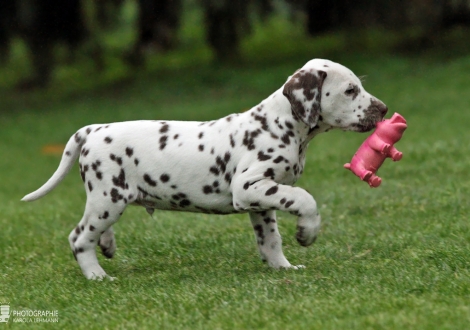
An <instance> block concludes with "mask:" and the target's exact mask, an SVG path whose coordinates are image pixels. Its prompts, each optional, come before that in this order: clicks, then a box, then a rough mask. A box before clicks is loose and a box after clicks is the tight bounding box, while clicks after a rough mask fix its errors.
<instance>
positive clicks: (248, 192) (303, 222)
mask: <svg viewBox="0 0 470 330" xmlns="http://www.w3.org/2000/svg"><path fill="white" fill-rule="evenodd" d="M232 185H233V188H234V189H233V205H234V207H235V209H237V210H244V211H266V210H274V209H277V210H281V211H286V212H290V213H291V214H294V215H297V216H298V220H297V235H296V238H297V241H298V242H299V244H300V245H302V246H309V245H310V244H312V243H313V242H314V241H315V239H316V238H317V234H318V231H319V230H320V222H321V218H320V215H319V213H318V211H317V203H316V202H315V200H314V199H313V197H312V196H311V195H310V194H309V193H308V192H306V191H305V190H304V189H302V188H298V187H292V186H287V185H282V184H278V183H276V182H274V181H273V180H269V179H262V180H257V181H256V180H255V181H250V180H246V181H245V180H243V178H241V177H239V178H238V179H237V180H236V182H232Z"/></svg>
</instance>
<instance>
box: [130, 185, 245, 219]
mask: <svg viewBox="0 0 470 330" xmlns="http://www.w3.org/2000/svg"><path fill="white" fill-rule="evenodd" d="M134 204H137V205H140V206H143V207H145V208H146V209H158V210H169V211H185V212H199V213H213V214H230V213H238V212H239V211H237V210H235V208H234V207H233V201H232V197H231V194H218V196H217V197H214V196H212V197H203V198H201V196H191V195H189V196H188V195H186V194H185V193H181V192H175V193H173V194H171V195H170V194H165V193H163V194H159V195H157V194H156V193H153V194H149V193H148V192H146V191H143V190H142V189H140V190H139V195H138V198H137V200H136V201H135V202H134Z"/></svg>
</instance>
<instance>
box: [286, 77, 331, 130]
mask: <svg viewBox="0 0 470 330" xmlns="http://www.w3.org/2000/svg"><path fill="white" fill-rule="evenodd" d="M326 76H327V75H326V72H325V71H321V70H313V69H312V70H299V71H297V72H296V73H295V74H294V75H293V76H292V77H290V78H289V80H288V81H287V82H286V83H285V84H284V90H283V92H282V93H283V94H284V96H285V97H287V99H288V100H289V102H290V104H291V109H292V113H293V115H294V117H295V118H297V119H299V120H301V121H303V122H304V123H305V124H307V125H308V126H309V127H310V128H313V127H315V126H316V125H317V122H318V118H319V117H320V112H321V107H320V104H321V89H322V85H323V81H324V80H325V78H326Z"/></svg>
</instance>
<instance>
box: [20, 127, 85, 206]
mask: <svg viewBox="0 0 470 330" xmlns="http://www.w3.org/2000/svg"><path fill="white" fill-rule="evenodd" d="M91 130H92V126H87V127H83V128H81V129H79V130H78V131H77V133H75V134H74V135H72V137H71V138H70V139H69V142H67V144H66V146H65V149H64V153H63V154H62V159H61V160H60V164H59V167H58V168H57V170H56V171H55V173H54V174H53V175H52V176H51V177H50V179H49V180H47V182H46V183H45V184H43V185H42V187H41V188H39V189H38V190H36V191H33V192H32V193H30V194H28V195H26V196H24V197H23V198H22V199H21V200H22V201H25V202H32V201H35V200H36V199H39V198H41V197H43V196H45V195H47V194H48V193H49V192H50V191H51V190H53V189H54V188H55V187H57V185H58V184H59V183H60V182H61V181H62V180H63V179H64V178H65V176H66V175H67V174H68V173H69V171H70V169H71V168H72V166H73V164H75V161H76V160H77V158H78V156H79V155H80V150H81V149H82V146H83V145H84V144H85V142H86V137H87V135H88V134H89V133H90V132H91Z"/></svg>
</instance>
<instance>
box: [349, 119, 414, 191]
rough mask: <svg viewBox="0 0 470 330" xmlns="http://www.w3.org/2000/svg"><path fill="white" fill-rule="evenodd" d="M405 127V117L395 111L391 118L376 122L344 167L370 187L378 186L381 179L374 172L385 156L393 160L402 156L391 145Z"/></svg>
mask: <svg viewBox="0 0 470 330" xmlns="http://www.w3.org/2000/svg"><path fill="white" fill-rule="evenodd" d="M406 127H407V126H406V120H405V118H403V116H401V115H400V114H398V113H396V112H395V113H394V114H393V116H392V118H390V119H386V120H383V121H381V122H378V123H377V128H376V129H375V132H374V133H372V134H371V135H370V136H369V137H368V138H367V139H366V140H365V141H364V143H362V145H361V146H360V147H359V149H358V150H357V152H356V153H355V154H354V156H353V158H352V160H351V163H347V164H344V168H347V169H349V170H351V171H352V172H353V173H354V174H355V175H357V176H358V177H359V178H361V180H362V181H366V182H367V183H368V184H369V186H370V187H371V188H372V187H374V188H375V187H378V186H380V183H382V179H381V178H379V177H378V176H377V175H376V174H375V173H376V172H377V170H378V169H379V167H380V166H381V165H382V164H383V162H384V160H385V158H387V157H390V158H392V159H393V161H399V160H400V159H401V158H402V156H403V154H402V153H401V152H400V151H398V150H397V149H396V148H395V147H394V146H393V145H394V144H395V143H397V142H398V141H399V140H400V139H401V137H402V135H403V132H404V131H405V129H406Z"/></svg>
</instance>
